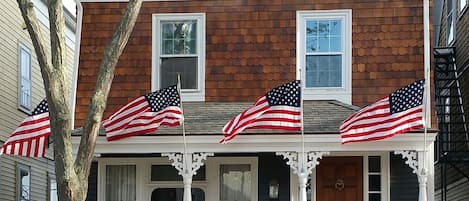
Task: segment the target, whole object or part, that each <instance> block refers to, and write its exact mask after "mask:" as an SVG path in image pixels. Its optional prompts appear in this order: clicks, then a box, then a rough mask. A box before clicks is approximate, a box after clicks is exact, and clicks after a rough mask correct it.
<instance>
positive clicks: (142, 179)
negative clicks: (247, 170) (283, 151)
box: [97, 157, 258, 201]
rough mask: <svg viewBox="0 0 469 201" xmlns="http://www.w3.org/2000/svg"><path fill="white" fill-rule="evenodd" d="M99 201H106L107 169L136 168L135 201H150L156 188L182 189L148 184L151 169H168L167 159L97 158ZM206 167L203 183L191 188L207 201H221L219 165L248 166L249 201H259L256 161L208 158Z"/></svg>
mask: <svg viewBox="0 0 469 201" xmlns="http://www.w3.org/2000/svg"><path fill="white" fill-rule="evenodd" d="M97 160H98V189H97V192H98V195H97V198H98V201H105V197H106V195H105V192H106V191H105V189H106V177H105V175H106V165H135V166H136V168H137V169H136V170H137V172H136V177H137V178H136V183H137V187H136V188H137V189H136V198H137V199H136V200H150V199H151V193H152V192H153V190H154V189H157V188H183V187H184V185H183V182H182V181H163V182H160V181H151V166H152V165H170V164H171V161H170V160H169V159H168V158H166V157H154V158H98V159H97ZM204 163H205V171H206V172H205V181H193V182H192V188H200V189H202V190H203V191H204V192H205V200H206V201H216V200H220V175H219V174H220V165H224V164H249V165H251V171H252V186H251V188H252V189H251V200H252V201H256V200H258V195H257V194H258V158H257V157H209V158H207V160H206V161H205V162H204Z"/></svg>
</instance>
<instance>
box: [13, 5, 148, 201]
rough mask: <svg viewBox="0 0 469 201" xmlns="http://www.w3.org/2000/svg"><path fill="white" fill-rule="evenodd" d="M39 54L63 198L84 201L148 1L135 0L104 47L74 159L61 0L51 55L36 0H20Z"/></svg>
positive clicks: (52, 12)
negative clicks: (119, 72)
mask: <svg viewBox="0 0 469 201" xmlns="http://www.w3.org/2000/svg"><path fill="white" fill-rule="evenodd" d="M17 2H18V5H19V7H20V10H21V13H22V16H23V19H24V21H25V23H26V27H27V29H28V32H29V34H30V36H31V40H32V42H33V45H34V49H35V52H36V55H37V58H38V62H39V66H40V68H41V74H42V77H43V80H44V87H45V92H46V97H47V101H48V104H49V116H50V125H51V133H52V139H53V140H54V159H55V171H56V177H57V187H58V196H59V200H63V201H84V200H85V199H86V194H87V191H88V175H89V171H90V166H91V161H92V159H93V155H94V148H95V144H96V137H97V135H98V132H99V128H100V125H101V119H102V115H103V112H104V109H105V107H106V102H107V97H108V94H109V90H110V88H111V83H112V79H113V77H114V69H115V66H116V64H117V61H118V59H119V56H120V55H121V53H122V51H123V50H124V47H125V45H126V44H127V41H128V39H129V37H130V34H131V33H132V30H133V27H134V25H135V22H136V20H137V17H138V13H139V11H140V7H141V5H142V0H129V3H128V5H127V8H126V11H125V14H124V16H123V17H122V19H121V21H120V22H119V25H118V27H117V29H116V31H115V33H114V35H113V36H112V39H111V41H110V43H109V44H108V46H107V47H106V49H105V51H104V57H103V61H102V63H101V66H100V70H99V73H98V76H97V77H98V79H97V82H96V87H95V91H94V94H93V96H92V97H91V100H90V106H89V110H88V115H87V119H86V122H85V126H84V128H83V134H82V139H81V142H80V147H79V150H78V153H77V158H76V159H75V161H73V156H72V143H71V132H72V127H71V115H72V114H71V113H70V106H69V102H68V101H69V100H70V97H69V89H70V86H69V83H68V82H67V80H66V75H67V70H68V69H67V66H66V64H65V60H66V46H65V37H64V36H65V35H64V24H65V23H64V17H63V5H62V1H61V0H49V1H47V6H48V10H49V22H50V24H49V25H50V42H51V57H49V55H48V53H47V52H46V50H47V48H46V45H45V41H44V37H43V35H42V31H41V26H40V24H39V23H38V21H37V18H36V15H35V13H34V5H33V3H32V2H31V1H30V0H17Z"/></svg>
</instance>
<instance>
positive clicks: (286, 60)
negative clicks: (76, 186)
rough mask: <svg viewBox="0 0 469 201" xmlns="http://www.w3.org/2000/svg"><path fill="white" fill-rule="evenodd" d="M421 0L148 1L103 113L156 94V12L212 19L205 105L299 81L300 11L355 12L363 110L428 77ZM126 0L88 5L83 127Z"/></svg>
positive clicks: (80, 95)
mask: <svg viewBox="0 0 469 201" xmlns="http://www.w3.org/2000/svg"><path fill="white" fill-rule="evenodd" d="M421 3H422V1H419V0H409V1H407V0H406V1H404V0H400V1H397V0H395V1H368V0H331V1H319V0H310V1H295V0H291V1H290V0H289V1H284V0H283V1H282V0H268V1H251V0H245V1H222V0H214V1H165V2H159V1H154V2H149V1H146V2H144V3H143V6H142V10H141V13H140V16H139V18H138V21H137V24H136V26H135V30H134V32H133V35H132V37H131V39H130V41H129V43H128V45H127V47H126V48H125V51H124V53H123V54H122V56H121V58H120V61H119V63H118V65H117V67H116V71H115V78H114V83H113V85H112V89H111V92H110V96H109V100H108V106H107V110H106V114H105V116H107V115H109V114H110V113H111V112H113V111H115V110H116V109H117V108H118V107H119V106H121V105H123V104H125V103H127V102H128V101H130V100H132V99H134V98H135V97H137V96H139V95H142V94H144V93H148V92H149V91H150V89H151V69H152V67H151V62H152V61H151V56H152V52H151V50H152V49H151V48H152V47H151V43H152V14H156V13H190V12H192V13H205V14H206V61H205V62H206V66H205V71H206V75H205V90H206V95H205V100H206V101H254V100H255V99H256V98H257V97H259V96H260V95H262V94H263V93H265V92H266V91H267V90H268V89H271V88H273V87H275V86H276V85H279V84H281V83H284V82H287V81H289V80H292V79H295V76H296V75H295V69H296V11H299V10H325V9H352V14H353V16H352V21H353V25H352V31H353V32H352V48H353V51H352V57H353V58H352V74H353V75H352V79H353V80H352V101H353V104H354V105H357V106H364V105H367V104H369V103H372V102H374V101H376V100H377V99H379V98H381V97H383V96H385V95H387V94H388V93H389V92H392V91H394V90H396V89H397V88H400V87H402V86H404V85H407V84H409V83H411V82H413V81H415V80H416V79H421V78H423V76H424V75H423V32H422V27H423V25H422V19H423V18H422V5H421ZM125 6H126V3H122V2H121V3H118V2H113V3H83V7H84V16H83V29H82V39H81V53H80V67H79V78H78V88H77V90H78V92H77V100H76V101H77V102H76V113H75V115H76V123H75V125H76V126H81V125H82V124H83V120H84V118H85V115H86V111H87V108H88V102H89V97H90V95H91V93H92V92H93V90H94V83H95V80H96V74H97V70H98V67H99V65H100V62H101V59H102V57H103V56H102V53H103V50H104V46H105V45H106V44H107V42H108V41H109V39H110V37H111V35H112V33H113V30H114V28H115V26H116V24H117V22H118V21H119V20H120V17H121V15H122V14H123V12H124V8H125Z"/></svg>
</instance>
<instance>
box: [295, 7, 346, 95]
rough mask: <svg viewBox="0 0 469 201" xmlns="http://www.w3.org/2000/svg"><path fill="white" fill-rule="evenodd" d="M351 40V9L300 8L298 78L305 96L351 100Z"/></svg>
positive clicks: (298, 20)
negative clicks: (305, 9) (303, 9)
mask: <svg viewBox="0 0 469 201" xmlns="http://www.w3.org/2000/svg"><path fill="white" fill-rule="evenodd" d="M351 44H352V11H351V10H321V11H298V12H297V78H299V79H301V80H303V87H304V98H305V100H312V99H322V100H325V99H333V100H339V101H342V102H344V103H349V104H350V103H351V99H352V97H351V82H352V76H351V69H352V66H351V63H352V62H351V61H352V57H351V52H352V47H351V46H352V45H351ZM300 69H302V70H301V71H302V72H301V73H300ZM300 74H301V78H300Z"/></svg>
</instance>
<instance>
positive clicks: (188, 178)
mask: <svg viewBox="0 0 469 201" xmlns="http://www.w3.org/2000/svg"><path fill="white" fill-rule="evenodd" d="M177 91H178V93H179V98H180V101H181V102H180V105H181V112H182V118H181V120H180V121H181V125H182V141H183V143H184V150H183V153H182V166H183V170H182V175H181V176H182V179H183V183H184V201H192V192H191V188H192V187H191V185H192V154H190V155H188V154H187V142H186V128H185V126H184V121H185V120H184V110H183V107H182V93H181V75H180V74H179V73H178V83H177Z"/></svg>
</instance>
